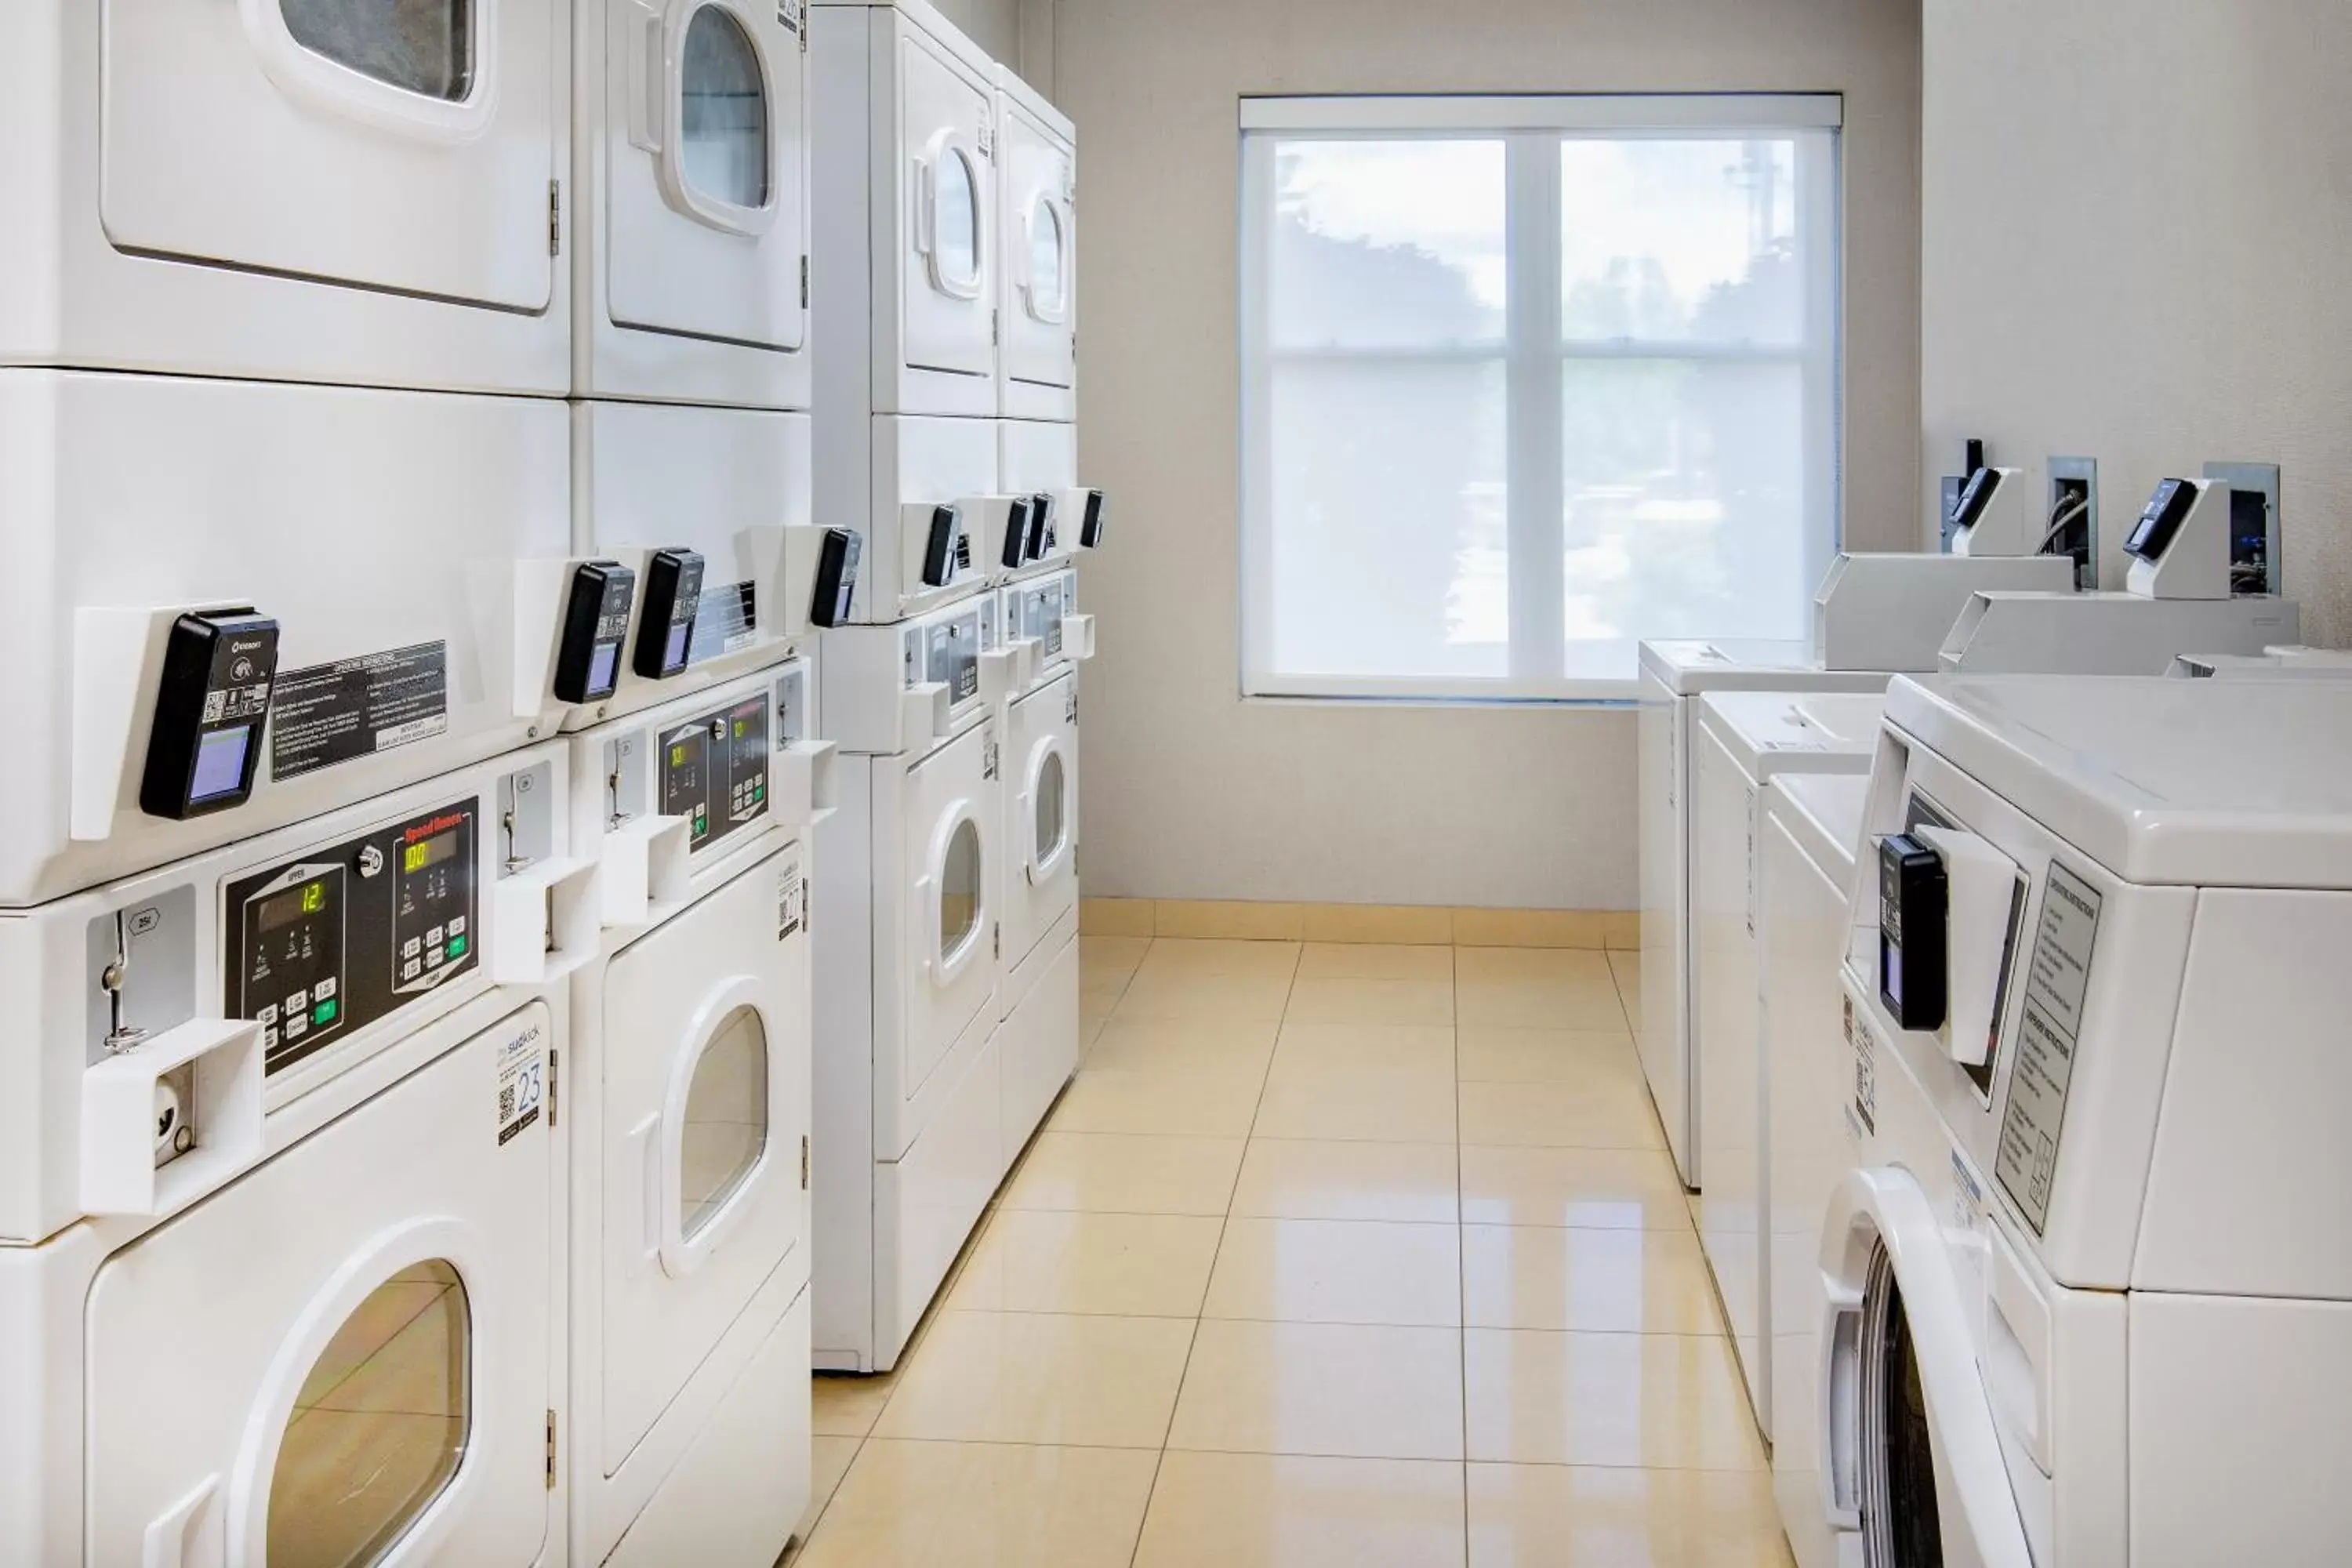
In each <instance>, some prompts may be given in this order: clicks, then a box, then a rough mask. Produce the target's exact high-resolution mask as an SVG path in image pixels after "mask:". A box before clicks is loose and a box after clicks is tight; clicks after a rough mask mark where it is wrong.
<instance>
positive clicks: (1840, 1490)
mask: <svg viewBox="0 0 2352 1568" xmlns="http://www.w3.org/2000/svg"><path fill="white" fill-rule="evenodd" d="M1822 1251H1823V1273H1824V1277H1825V1281H1826V1283H1827V1284H1828V1285H1829V1287H1830V1311H1831V1323H1830V1329H1829V1333H1828V1336H1827V1338H1828V1344H1827V1346H1826V1347H1825V1352H1826V1353H1824V1354H1823V1356H1822V1361H1821V1365H1822V1377H1823V1379H1824V1380H1825V1386H1824V1387H1823V1388H1822V1390H1820V1391H1819V1392H1820V1396H1821V1398H1822V1409H1823V1410H1824V1411H1825V1412H1826V1415H1827V1418H1826V1420H1825V1421H1824V1422H1823V1424H1822V1434H1821V1439H1820V1440H1821V1443H1822V1471H1821V1473H1822V1478H1823V1483H1824V1491H1825V1493H1826V1494H1827V1496H1826V1501H1827V1504H1828V1509H1829V1514H1830V1522H1831V1524H1832V1528H1834V1529H1838V1530H1842V1531H1859V1532H1860V1535H1861V1541H1862V1560H1863V1562H1864V1563H1865V1564H1867V1565H1868V1568H2032V1563H2033V1557H2032V1552H2030V1551H2029V1550H2028V1548H2027V1545H2026V1541H2025V1528H2024V1524H2023V1522H2022V1521H2021V1519H2020V1518H2019V1515H2018V1510H2017V1502H2016V1499H2015V1496H2014V1494H2013V1493H2012V1492H2011V1487H2010V1479H2009V1470H2008V1466H2007V1463H2006V1461H2005V1459H2004V1458H2003V1455H2002V1451H2001V1445H2000V1436H1999V1433H1998V1432H1997V1430H1996V1427H1995V1422H1994V1416H1993V1414H1992V1408H1991V1405H1990V1401H1989V1400H1988V1399H1987V1397H1986V1394H1985V1388H1984V1383H1983V1379H1982V1377H1981V1375H1980V1373H1979V1371H1978V1363H1977V1354H1976V1347H1975V1343H1974V1341H1973V1338H1972V1336H1971V1334H1970V1331H1969V1310H1970V1309H1969V1302H1968V1300H1967V1298H1966V1296H1965V1294H1964V1289H1963V1286H1962V1283H1961V1281H1960V1279H1959V1278H1958V1276H1957V1275H1956V1274H1955V1272H1954V1270H1953V1268H1952V1263H1951V1258H1950V1256H1949V1254H1948V1251H1947V1244H1946V1242H1945V1239H1944V1235H1943V1231H1942V1227H1941V1226H1939V1225H1938V1223H1937V1216H1936V1212H1935V1209H1934V1206H1933V1205H1932V1204H1931V1203H1930V1202H1929V1200H1928V1198H1927V1194H1925V1193H1923V1192H1922V1191H1921V1190H1920V1188H1919V1186H1918V1184H1917V1183H1916V1182H1915V1181H1914V1180H1913V1179H1912V1178H1911V1176H1910V1175H1909V1174H1907V1173H1905V1172H1903V1171H1900V1170H1895V1169H1892V1168H1887V1169H1873V1170H1866V1171H1854V1172H1851V1173H1848V1174H1847V1176H1846V1178H1845V1180H1844V1181H1843V1183H1841V1184H1840V1185H1839V1188H1838V1192H1837V1194H1836V1195H1835V1196H1834V1197H1832V1200H1831V1205H1830V1214H1829V1217H1828V1221H1827V1224H1826V1226H1825V1228H1824V1231H1823V1238H1822Z"/></svg>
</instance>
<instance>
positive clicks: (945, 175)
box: [938, 146, 980, 291]
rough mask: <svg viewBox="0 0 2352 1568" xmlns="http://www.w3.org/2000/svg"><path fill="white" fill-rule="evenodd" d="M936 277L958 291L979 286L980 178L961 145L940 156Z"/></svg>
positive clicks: (950, 148) (947, 150)
mask: <svg viewBox="0 0 2352 1568" xmlns="http://www.w3.org/2000/svg"><path fill="white" fill-rule="evenodd" d="M939 180H940V191H939V252H938V265H939V269H940V281H941V282H942V283H944V284H946V285H947V286H948V287H949V288H950V289H956V290H960V291H963V290H971V289H977V288H979V287H980V177H979V175H978V174H975V173H974V172H973V170H972V166H971V162H970V159H969V156H968V155H967V154H966V153H965V152H964V151H963V149H962V148H961V147H954V146H950V147H949V148H947V149H946V150H945V151H944V152H942V153H940V172H939Z"/></svg>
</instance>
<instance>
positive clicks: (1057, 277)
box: [1029, 195, 1068, 321]
mask: <svg viewBox="0 0 2352 1568" xmlns="http://www.w3.org/2000/svg"><path fill="white" fill-rule="evenodd" d="M1067 244H1068V240H1067V238H1066V236H1065V235H1064V233H1063V230H1062V212H1061V209H1060V208H1059V207H1056V206H1055V205H1054V198H1053V197H1051V196H1045V195H1041V196H1039V197H1038V198H1037V205H1036V206H1034V208H1032V209H1031V210H1030V214H1029V313H1030V314H1031V315H1033V316H1034V317H1036V318H1037V319H1038V320H1039V321H1060V320H1061V319H1062V310H1063V306H1064V304H1065V302H1066V296H1067V291H1068V285H1067V283H1066V281H1065V279H1064V277H1063V268H1062V258H1063V255H1064V250H1065V247H1066V246H1067Z"/></svg>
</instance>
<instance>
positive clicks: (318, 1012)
mask: <svg viewBox="0 0 2352 1568" xmlns="http://www.w3.org/2000/svg"><path fill="white" fill-rule="evenodd" d="M341 1008H342V1004H341V1003H340V1002H336V1001H332V1000H330V1001H325V1002H321V1003H320V1004H319V1005H317V1006H315V1007H313V1008H311V1009H310V1022H312V1023H313V1024H316V1025H318V1026H320V1027H321V1028H324V1027H325V1026H327V1025H329V1024H331V1023H333V1022H334V1021H335V1015H336V1013H338V1012H339V1011H341Z"/></svg>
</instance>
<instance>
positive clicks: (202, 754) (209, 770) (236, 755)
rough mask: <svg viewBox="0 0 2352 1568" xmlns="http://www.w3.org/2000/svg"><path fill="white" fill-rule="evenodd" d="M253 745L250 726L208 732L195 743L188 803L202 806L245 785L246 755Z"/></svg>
mask: <svg viewBox="0 0 2352 1568" xmlns="http://www.w3.org/2000/svg"><path fill="white" fill-rule="evenodd" d="M252 746H253V726H252V725H250V724H239V725H238V726H237V727H236V728H235V729H233V730H211V731H206V732H205V735H204V738H203V739H201V740H199V741H198V742H196V767H195V776H194V778H192V779H191V780H190V781H189V783H188V802H189V804H190V805H201V804H203V803H204V802H205V801H208V800H218V799H220V798H221V797H222V796H223V795H235V794H236V792H237V791H238V790H240V789H242V788H243V787H244V786H245V755H246V752H248V751H249V750H251V749H252Z"/></svg>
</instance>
